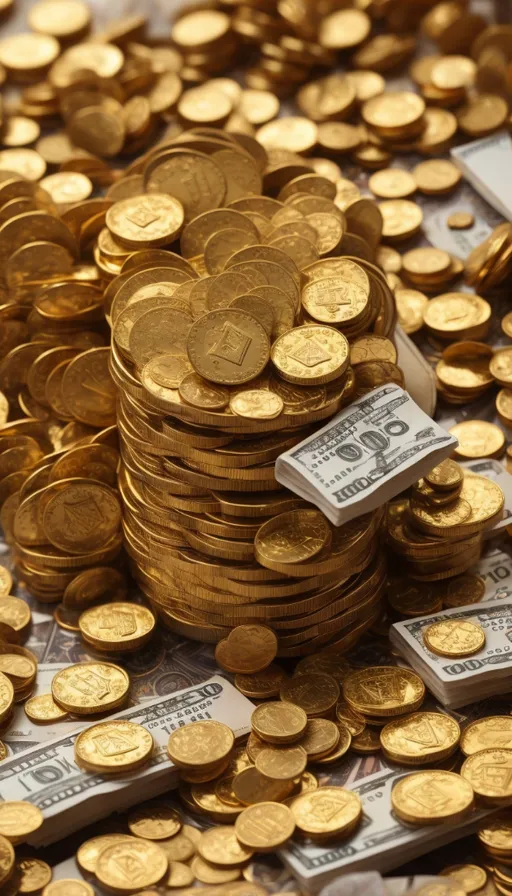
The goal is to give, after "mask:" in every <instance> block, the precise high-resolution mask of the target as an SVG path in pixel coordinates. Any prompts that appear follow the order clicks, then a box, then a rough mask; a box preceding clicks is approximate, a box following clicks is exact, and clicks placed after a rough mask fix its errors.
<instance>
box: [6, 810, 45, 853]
mask: <svg viewBox="0 0 512 896" xmlns="http://www.w3.org/2000/svg"><path fill="white" fill-rule="evenodd" d="M43 821H44V818H43V813H42V812H41V810H40V809H39V808H38V807H37V806H34V805H33V804H32V803H27V802H23V801H20V802H11V801H7V802H4V803H0V834H1V835H2V837H6V838H7V840H9V841H10V842H11V843H22V842H23V840H25V839H26V838H27V837H28V836H29V835H30V834H33V833H34V831H37V830H38V828H40V827H41V825H42V824H43Z"/></svg>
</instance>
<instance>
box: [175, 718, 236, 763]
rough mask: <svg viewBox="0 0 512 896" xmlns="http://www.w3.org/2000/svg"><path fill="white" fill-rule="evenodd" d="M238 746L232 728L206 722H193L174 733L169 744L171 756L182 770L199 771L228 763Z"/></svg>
mask: <svg viewBox="0 0 512 896" xmlns="http://www.w3.org/2000/svg"><path fill="white" fill-rule="evenodd" d="M234 743H235V735H234V734H233V732H232V730H231V728H228V726H227V725H224V724H223V723H222V722H216V721H214V720H213V719H210V720H208V721H206V722H190V724H188V725H184V726H183V728H179V729H178V730H177V731H173V732H172V734H171V735H170V737H169V741H168V743H167V752H168V753H169V756H170V758H171V760H172V762H174V764H175V765H177V766H178V768H184V769H187V768H197V767H198V766H199V767H203V766H209V765H215V764H216V763H218V762H222V760H223V759H226V758H227V757H228V756H229V754H230V752H231V750H232V749H233V746H234Z"/></svg>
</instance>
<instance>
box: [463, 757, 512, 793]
mask: <svg viewBox="0 0 512 896" xmlns="http://www.w3.org/2000/svg"><path fill="white" fill-rule="evenodd" d="M511 770H512V750H511V749H506V748H501V749H500V748H497V747H496V748H494V749H493V748H486V749H484V750H479V751H478V753H473V755H472V756H468V758H467V759H465V760H464V762H463V764H462V768H461V771H460V773H461V775H462V777H463V778H464V780H466V781H468V782H469V784H470V785H471V786H472V788H473V790H474V791H475V793H476V794H477V795H478V796H481V797H486V798H488V799H489V800H491V801H493V802H498V803H499V801H500V800H510V797H511V796H512V774H511Z"/></svg>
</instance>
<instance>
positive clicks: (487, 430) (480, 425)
mask: <svg viewBox="0 0 512 896" xmlns="http://www.w3.org/2000/svg"><path fill="white" fill-rule="evenodd" d="M449 432H450V434H451V435H452V436H455V438H456V439H457V440H458V442H459V444H458V445H457V447H456V449H455V451H456V454H457V456H458V457H462V458H470V459H471V458H474V457H499V455H500V454H502V453H503V451H504V448H505V436H504V434H503V431H502V430H501V429H500V427H499V426H497V425H496V424H495V423H489V422H488V421H487V420H463V421H462V423H456V424H455V426H452V427H451V428H450V430H449Z"/></svg>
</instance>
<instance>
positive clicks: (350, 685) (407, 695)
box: [342, 666, 425, 716]
mask: <svg viewBox="0 0 512 896" xmlns="http://www.w3.org/2000/svg"><path fill="white" fill-rule="evenodd" d="M342 689H343V697H344V699H345V700H346V701H347V703H348V704H349V706H351V707H353V708H354V709H355V710H356V711H359V712H361V713H366V714H368V715H375V716H397V715H403V714H405V713H408V712H414V710H415V709H418V707H419V706H421V704H422V703H423V700H424V698H425V685H424V684H423V682H422V680H421V678H420V677H419V675H416V673H415V672H412V671H411V670H410V669H400V668H399V667H394V666H371V667H370V668H369V669H360V670H358V671H357V672H352V673H351V674H350V675H348V676H347V678H346V679H345V681H344V682H343V685H342Z"/></svg>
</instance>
